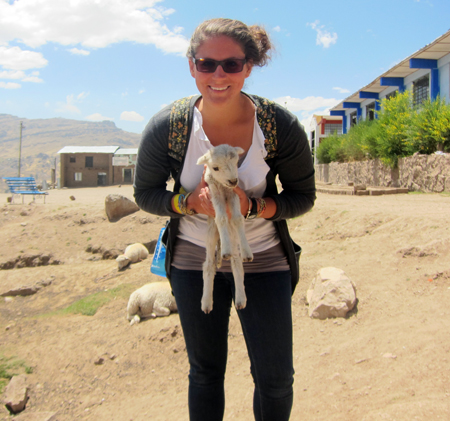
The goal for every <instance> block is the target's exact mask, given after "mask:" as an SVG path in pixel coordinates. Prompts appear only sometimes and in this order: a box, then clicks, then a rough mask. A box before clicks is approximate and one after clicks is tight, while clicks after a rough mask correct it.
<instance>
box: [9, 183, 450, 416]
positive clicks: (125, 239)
mask: <svg viewBox="0 0 450 421" xmlns="http://www.w3.org/2000/svg"><path fill="white" fill-rule="evenodd" d="M108 194H121V195H124V196H125V197H128V198H129V199H132V197H133V188H132V186H122V187H119V186H108V187H97V188H83V189H71V190H70V191H69V190H64V189H60V190H58V189H55V190H51V191H50V192H49V195H48V197H47V200H46V204H43V202H42V200H41V199H37V200H36V202H35V203H34V204H33V203H32V204H29V202H31V200H27V201H26V203H25V204H24V205H21V204H14V205H8V204H7V203H6V197H7V195H6V194H0V203H1V204H2V205H1V206H0V210H1V212H0V227H1V230H2V239H3V241H2V242H1V243H0V265H2V264H3V265H4V264H5V263H6V262H11V261H16V259H19V258H20V260H19V261H20V262H21V264H20V265H18V266H17V267H16V268H15V269H0V295H1V294H3V293H5V292H7V291H9V290H11V289H13V288H14V289H17V288H20V287H22V288H25V287H27V286H28V289H30V287H32V286H33V285H37V284H38V285H42V287H41V288H40V289H39V290H38V291H37V292H36V293H35V294H33V295H26V296H13V297H1V296H0V369H1V368H2V367H1V365H2V362H11V363H14V362H15V366H14V365H13V369H14V370H15V372H16V373H21V372H27V373H28V374H27V379H28V380H27V381H28V385H29V397H30V399H29V401H28V402H27V406H26V409H25V411H24V413H23V414H22V417H21V419H26V420H32V419H44V418H38V416H37V415H36V417H34V416H33V414H34V413H37V412H41V413H42V412H44V413H45V412H53V413H55V412H56V413H57V415H56V417H55V418H56V419H57V420H58V421H74V420H77V421H129V420H134V421H148V420H152V421H155V420H156V421H167V420H176V421H185V420H188V413H187V400H188V392H187V388H188V380H187V377H188V371H189V367H188V361H187V354H186V350H185V345H184V338H183V333H182V330H181V328H180V319H179V316H178V314H172V315H170V316H169V317H162V318H157V319H149V320H144V321H142V323H139V324H135V325H133V326H130V325H129V323H128V321H127V319H126V308H127V302H128V297H129V294H130V293H131V292H132V291H134V290H135V289H137V288H139V287H140V286H141V285H144V284H146V283H148V282H155V281H158V280H161V279H162V278H159V277H158V276H156V275H153V274H151V273H150V264H151V259H152V257H153V255H150V256H149V258H148V259H146V260H143V261H141V262H139V263H135V264H132V265H130V266H129V267H128V268H127V269H125V270H122V271H118V269H117V262H116V261H114V260H105V259H102V252H103V253H104V252H106V251H114V250H116V251H117V250H123V249H124V248H125V247H126V245H128V244H131V243H134V242H149V241H152V240H156V239H157V237H158V235H159V231H160V229H161V227H162V226H163V225H164V223H165V220H166V219H167V218H165V217H160V216H155V215H151V214H148V213H145V212H144V211H142V210H141V211H138V212H136V213H134V214H132V215H128V216H126V217H124V218H122V219H120V220H119V221H116V222H114V223H111V222H109V221H108V219H107V218H106V214H105V205H104V204H105V197H106V196H107V195H108ZM72 195H73V196H74V197H75V198H76V200H71V199H70V196H72ZM317 196H318V197H317V201H316V204H315V206H314V208H313V209H312V211H310V212H308V213H307V214H305V215H303V216H302V217H299V218H294V219H291V220H289V221H288V224H289V227H290V231H291V234H292V237H293V239H294V240H295V241H296V242H297V243H298V244H300V245H301V246H302V249H303V252H302V256H301V260H300V269H301V270H300V271H301V278H300V282H299V284H298V286H297V289H296V290H295V293H294V296H293V307H292V315H293V324H294V326H293V334H294V368H295V373H296V374H295V382H294V408H293V410H292V416H291V420H292V421H299V420H310V421H380V420H390V421H393V420H396V421H415V420H419V421H422V420H429V421H435V420H450V405H449V403H450V402H449V399H450V386H449V385H450V370H449V355H450V335H449V333H448V326H449V325H450V310H449V304H448V303H449V301H450V228H449V227H448V225H447V224H446V223H445V221H446V219H447V218H448V215H450V197H449V195H448V194H395V195H392V194H390V195H384V196H348V195H331V194H330V195H328V194H324V193H318V195H317ZM44 255H47V256H48V255H52V256H53V259H56V260H58V261H59V262H60V264H59V265H48V266H36V264H37V263H39V262H40V261H42V260H41V259H40V257H39V256H44ZM25 256H28V257H27V259H25ZM26 261H28V262H29V263H28V266H27V265H26V264H25V262H26ZM20 266H27V267H20ZM328 266H333V267H337V268H340V269H343V270H344V271H345V273H346V274H347V276H348V277H349V278H350V279H351V280H352V281H353V282H354V283H355V284H356V288H357V298H358V304H357V307H356V309H355V310H354V311H352V313H351V314H349V315H348V317H346V318H337V319H328V320H317V319H311V318H309V317H308V307H307V304H306V302H305V295H306V292H307V289H308V287H309V286H310V284H311V281H312V279H313V277H314V275H315V274H316V273H317V271H318V270H319V269H320V268H322V267H328ZM3 267H4V266H3ZM275 284H276V279H274V285H275ZM248 298H249V300H250V299H251V297H248ZM96 303H98V304H96ZM82 304H84V305H85V306H86V307H87V309H91V308H92V307H95V306H100V307H99V308H98V311H97V312H95V314H93V315H83V314H79V313H80V312H81V311H83V312H84V314H92V312H91V313H87V312H86V311H85V310H83V308H82V307H81V305H82ZM101 304H102V305H101ZM198 305H199V306H200V300H198ZM213 311H214V310H213ZM267 311H269V312H271V313H275V312H276V311H277V305H276V304H273V305H271V306H270V307H269V308H268V309H267ZM228 342H229V358H228V365H227V375H226V382H225V390H226V412H225V417H224V420H233V421H248V420H252V419H254V418H253V415H252V400H253V382H252V378H251V375H250V362H249V359H248V356H247V350H246V346H245V340H244V337H243V335H242V329H241V327H240V324H239V318H238V315H237V312H236V310H235V309H234V308H233V309H232V310H231V320H230V328H229V335H228ZM275 345H276V344H275ZM4 365H5V364H4ZM11 365H12V364H11ZM0 371H1V370H0ZM3 376H5V372H4V373H3ZM2 380H3V379H2V373H0V398H2V395H1V383H2ZM4 383H6V381H4ZM0 420H1V421H12V420H13V418H12V417H11V416H10V415H9V414H8V411H7V410H6V408H5V406H4V405H0Z"/></svg>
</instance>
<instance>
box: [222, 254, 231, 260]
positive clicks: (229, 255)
mask: <svg viewBox="0 0 450 421" xmlns="http://www.w3.org/2000/svg"><path fill="white" fill-rule="evenodd" d="M222 259H223V260H230V259H231V254H230V253H226V254H222Z"/></svg>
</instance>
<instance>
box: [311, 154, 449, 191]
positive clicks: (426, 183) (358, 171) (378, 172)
mask: <svg viewBox="0 0 450 421" xmlns="http://www.w3.org/2000/svg"><path fill="white" fill-rule="evenodd" d="M316 180H317V181H321V182H324V183H333V184H343V185H347V184H348V183H349V182H353V183H354V184H365V185H366V186H380V187H407V188H408V189H409V190H410V191H422V192H438V193H440V192H443V191H449V192H450V154H445V155H419V154H414V155H413V156H409V157H407V158H401V159H399V164H398V168H396V169H395V170H393V169H391V168H390V167H388V166H386V165H384V164H383V163H382V162H381V161H380V160H378V159H374V160H370V161H361V162H348V163H342V164H341V163H337V162H332V163H330V164H318V165H316Z"/></svg>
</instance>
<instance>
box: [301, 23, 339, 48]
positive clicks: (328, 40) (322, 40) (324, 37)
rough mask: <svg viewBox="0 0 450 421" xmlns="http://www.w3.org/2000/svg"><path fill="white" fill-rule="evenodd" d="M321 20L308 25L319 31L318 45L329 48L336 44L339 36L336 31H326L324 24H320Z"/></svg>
mask: <svg viewBox="0 0 450 421" xmlns="http://www.w3.org/2000/svg"><path fill="white" fill-rule="evenodd" d="M319 23H320V21H318V20H316V21H315V22H313V23H307V26H310V27H311V28H312V29H314V30H315V31H316V32H317V37H316V45H322V46H323V47H324V48H328V47H329V46H330V45H332V44H336V42H337V39H338V36H337V33H336V32H333V33H331V32H328V31H326V30H325V29H323V28H324V26H323V25H319Z"/></svg>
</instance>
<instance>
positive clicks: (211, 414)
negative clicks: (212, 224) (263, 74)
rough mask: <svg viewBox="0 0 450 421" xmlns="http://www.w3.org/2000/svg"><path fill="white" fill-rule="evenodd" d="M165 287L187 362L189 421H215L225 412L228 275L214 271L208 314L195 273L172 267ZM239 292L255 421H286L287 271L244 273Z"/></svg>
mask: <svg viewBox="0 0 450 421" xmlns="http://www.w3.org/2000/svg"><path fill="white" fill-rule="evenodd" d="M171 283H172V288H173V292H174V294H175V299H176V302H177V306H178V312H179V315H180V321H181V325H182V328H183V333H184V338H185V341H186V349H187V353H188V358H189V364H190V371H189V416H190V420H191V421H220V420H222V419H223V415H224V409H225V392H224V379H225V371H226V364H227V354H228V343H227V340H228V323H229V317H230V309H231V304H232V300H233V299H234V290H235V288H234V280H233V275H232V274H231V273H221V272H218V273H217V275H216V278H215V281H214V295H213V297H214V306H213V310H212V312H211V313H209V314H205V313H203V311H202V309H201V297H202V293H203V279H202V272H201V271H188V270H180V269H177V268H175V267H172V269H171ZM245 292H246V295H247V306H246V307H245V309H243V310H239V311H238V315H239V319H240V322H241V325H242V330H243V333H244V337H245V341H246V344H247V350H248V354H249V357H250V362H251V367H250V368H251V373H252V376H253V381H254V383H255V390H254V395H253V412H254V415H255V420H257V421H285V420H289V416H290V413H291V408H292V402H293V387H292V384H293V382H294V377H293V376H294V369H293V360H292V312H291V275H290V272H289V271H284V272H268V273H253V274H252V273H248V274H245Z"/></svg>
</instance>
